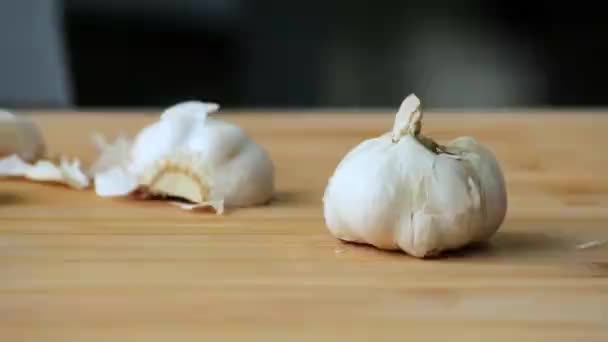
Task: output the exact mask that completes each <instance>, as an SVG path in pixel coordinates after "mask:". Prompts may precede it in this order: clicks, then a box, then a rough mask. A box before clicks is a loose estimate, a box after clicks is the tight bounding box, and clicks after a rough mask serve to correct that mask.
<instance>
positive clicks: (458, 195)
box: [323, 94, 507, 257]
mask: <svg viewBox="0 0 608 342" xmlns="http://www.w3.org/2000/svg"><path fill="white" fill-rule="evenodd" d="M421 128H422V111H421V110H420V100H419V99H418V98H417V97H416V96H415V95H413V94H412V95H410V96H408V97H407V98H406V99H405V100H404V101H403V103H402V104H401V107H400V109H399V111H398V113H397V115H396V118H395V123H394V126H393V130H392V132H389V133H386V134H383V135H382V136H379V137H376V138H373V139H369V140H366V141H363V142H362V143H361V144H359V145H358V146H356V147H355V148H354V149H352V150H351V151H350V152H348V153H347V155H346V156H345V157H344V159H343V160H342V161H341V162H340V163H339V165H338V166H337V168H336V170H335V172H334V174H333V175H332V177H331V178H330V180H329V182H328V185H327V188H326V190H325V194H324V198H323V204H324V216H325V222H326V224H327V226H328V228H329V231H330V232H331V233H332V234H333V235H334V236H335V237H337V238H338V239H341V240H345V241H351V242H358V243H364V244H370V245H373V246H376V247H378V248H380V249H387V250H398V249H401V250H403V251H405V252H406V253H408V254H411V255H413V256H416V257H426V256H433V255H437V254H440V253H441V252H442V251H446V250H453V249H457V248H461V247H464V246H466V245H469V244H471V243H475V242H481V241H484V240H486V239H488V238H490V237H491V236H492V235H493V234H494V233H495V232H496V231H497V230H498V228H499V227H500V225H501V224H502V222H503V220H504V218H505V215H506V210H507V194H506V190H505V182H504V178H503V174H502V171H501V169H500V166H499V164H498V162H497V160H496V159H495V157H494V155H493V154H492V152H491V151H490V150H488V149H487V148H485V147H483V146H482V145H480V144H479V143H477V142H476V141H475V140H474V139H473V138H470V137H461V138H458V139H455V140H454V141H452V142H450V143H448V144H447V145H446V146H441V145H439V144H437V143H436V142H434V141H433V140H432V139H430V138H428V137H425V136H423V135H422V134H421Z"/></svg>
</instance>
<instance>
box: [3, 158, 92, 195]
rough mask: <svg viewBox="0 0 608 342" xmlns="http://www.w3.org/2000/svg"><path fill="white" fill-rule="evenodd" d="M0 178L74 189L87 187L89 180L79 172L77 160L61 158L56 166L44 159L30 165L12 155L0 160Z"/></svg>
mask: <svg viewBox="0 0 608 342" xmlns="http://www.w3.org/2000/svg"><path fill="white" fill-rule="evenodd" d="M0 177H23V178H25V179H28V180H32V181H37V182H51V183H60V184H64V185H67V186H69V187H71V188H74V189H85V188H87V187H88V186H89V178H88V177H87V176H86V175H85V174H84V173H83V172H82V171H81V168H80V161H79V160H78V159H74V160H71V161H70V160H68V159H66V158H62V159H61V160H60V162H59V163H58V165H55V164H53V163H52V162H50V161H48V160H44V159H41V160H38V161H37V162H36V163H35V164H30V163H28V162H25V161H23V159H21V157H19V156H18V155H16V154H13V155H11V156H9V157H7V158H3V159H0Z"/></svg>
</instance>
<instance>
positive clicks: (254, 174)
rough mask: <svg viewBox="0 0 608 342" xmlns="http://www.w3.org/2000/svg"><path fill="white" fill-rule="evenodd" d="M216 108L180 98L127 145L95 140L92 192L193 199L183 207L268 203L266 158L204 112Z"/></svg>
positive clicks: (270, 170) (270, 173)
mask: <svg viewBox="0 0 608 342" xmlns="http://www.w3.org/2000/svg"><path fill="white" fill-rule="evenodd" d="M218 108H219V106H218V105H217V104H214V103H203V102H196V101H191V102H184V103H180V104H177V105H175V106H173V107H170V108H168V109H167V110H165V111H164V112H163V113H162V114H161V117H160V120H159V121H157V122H155V123H153V124H151V125H149V126H147V127H145V128H143V129H142V130H141V131H140V132H139V134H138V135H137V136H136V138H135V139H134V141H133V143H132V144H125V141H124V140H121V141H120V142H119V143H120V144H121V146H123V147H118V144H117V143H118V142H117V143H116V144H106V143H105V142H103V141H98V145H101V156H100V159H99V161H98V162H97V163H96V164H95V167H94V170H92V173H93V174H94V177H95V184H96V192H97V193H98V194H99V195H100V196H124V195H128V194H131V193H133V192H134V191H136V190H138V191H143V192H145V193H148V194H150V195H160V196H169V197H177V198H182V199H185V200H188V201H189V202H192V203H195V204H197V205H195V206H186V207H187V208H188V209H192V208H196V207H200V206H201V205H202V206H204V205H207V204H208V205H209V206H213V207H216V209H218V210H219V211H221V209H222V208H221V207H222V206H223V205H226V206H234V207H242V206H253V205H257V204H263V203H265V202H268V201H269V200H270V198H271V197H272V194H273V191H274V166H273V164H272V161H271V159H270V157H269V156H268V154H267V153H266V151H265V150H264V149H263V148H262V147H261V146H260V145H258V144H257V143H255V142H254V141H253V140H252V139H251V138H250V137H249V136H247V134H246V133H245V132H244V131H243V130H242V129H241V128H239V127H238V126H236V125H233V124H230V123H228V122H225V121H222V120H218V119H215V118H211V117H208V114H210V113H212V112H215V111H216V110H218ZM98 140H99V139H98ZM125 152H126V153H125ZM121 155H122V156H123V157H120V156H121ZM116 156H119V157H116Z"/></svg>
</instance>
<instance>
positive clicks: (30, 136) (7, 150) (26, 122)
mask: <svg viewBox="0 0 608 342" xmlns="http://www.w3.org/2000/svg"><path fill="white" fill-rule="evenodd" d="M45 148H46V147H45V144H44V139H43V137H42V133H41V132H40V130H39V129H38V126H37V125H36V123H35V122H34V121H32V120H31V119H29V118H27V117H24V116H21V115H15V114H13V113H10V112H7V111H3V110H0V158H4V157H8V156H10V155H13V154H16V155H18V156H19V157H20V158H22V159H23V160H24V161H26V162H33V161H36V160H38V159H39V158H41V157H42V156H43V155H44V153H45Z"/></svg>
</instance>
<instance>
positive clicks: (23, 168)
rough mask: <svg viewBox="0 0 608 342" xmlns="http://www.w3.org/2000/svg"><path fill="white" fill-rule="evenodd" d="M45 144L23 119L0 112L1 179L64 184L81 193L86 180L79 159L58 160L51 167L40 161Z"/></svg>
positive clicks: (47, 161) (31, 123) (32, 124)
mask: <svg viewBox="0 0 608 342" xmlns="http://www.w3.org/2000/svg"><path fill="white" fill-rule="evenodd" d="M44 154H45V143H44V139H43V138H42V134H41V133H40V130H39V129H38V126H37V125H36V124H35V123H34V122H33V121H31V120H29V119H28V118H26V117H23V116H18V115H14V114H12V113H9V112H6V111H0V177H22V178H25V179H28V180H32V181H38V182H52V183H61V184H65V185H67V186H69V187H71V188H75V189H84V188H86V187H87V186H88V185H89V179H88V177H87V176H86V175H85V174H84V173H83V172H82V171H81V170H80V161H78V159H74V160H71V161H70V160H68V159H67V158H61V160H60V161H59V163H57V164H54V163H52V162H51V161H49V160H45V159H41V158H43V157H44Z"/></svg>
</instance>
